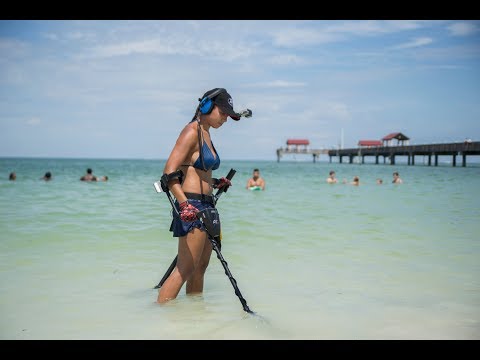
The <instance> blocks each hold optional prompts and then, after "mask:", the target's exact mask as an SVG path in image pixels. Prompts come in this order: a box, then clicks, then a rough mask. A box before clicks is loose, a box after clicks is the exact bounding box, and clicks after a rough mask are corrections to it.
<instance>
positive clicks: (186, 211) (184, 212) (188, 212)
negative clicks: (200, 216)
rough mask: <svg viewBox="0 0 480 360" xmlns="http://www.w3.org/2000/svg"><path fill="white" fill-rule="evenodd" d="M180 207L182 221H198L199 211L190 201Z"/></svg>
mask: <svg viewBox="0 0 480 360" xmlns="http://www.w3.org/2000/svg"><path fill="white" fill-rule="evenodd" d="M179 206H180V219H182V221H185V222H192V221H195V220H196V219H197V213H198V211H199V210H198V209H197V208H196V207H195V206H193V205H192V204H190V203H189V202H188V200H185V201H184V202H182V203H180V204H179Z"/></svg>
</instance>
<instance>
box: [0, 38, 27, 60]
mask: <svg viewBox="0 0 480 360" xmlns="http://www.w3.org/2000/svg"><path fill="white" fill-rule="evenodd" d="M27 50H28V44H27V43H25V42H23V41H20V40H13V39H8V38H0V59H2V58H16V57H20V56H24V55H25V54H26V53H27Z"/></svg>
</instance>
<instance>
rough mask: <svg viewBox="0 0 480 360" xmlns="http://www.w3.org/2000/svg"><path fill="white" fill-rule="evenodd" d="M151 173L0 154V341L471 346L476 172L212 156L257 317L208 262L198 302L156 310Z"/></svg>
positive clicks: (144, 165) (478, 253)
mask: <svg viewBox="0 0 480 360" xmlns="http://www.w3.org/2000/svg"><path fill="white" fill-rule="evenodd" d="M163 165H164V162H163V161H160V160H159V161H154V160H88V159H84V160H81V159H0V176H1V179H0V200H1V204H2V206H1V210H0V259H1V261H0V338H2V339H478V338H480V311H479V309H480V244H479V237H480V236H479V233H480V225H479V219H480V207H479V204H480V201H479V200H480V191H479V189H480V176H479V175H480V167H478V166H471V167H467V168H460V167H457V168H452V167H449V166H440V167H426V166H422V165H416V166H407V165H397V166H391V165H372V164H363V165H359V164H328V163H322V162H321V163H316V164H313V163H311V162H303V161H298V162H294V161H282V162H280V163H277V162H273V161H272V162H269V161H258V162H254V161H223V162H222V165H221V167H220V169H219V170H217V171H216V172H215V175H216V176H217V177H220V176H223V175H226V173H227V172H228V170H229V169H230V168H234V169H236V170H237V173H236V175H235V177H234V179H233V187H232V188H231V189H230V190H229V191H228V192H227V193H226V194H224V195H223V196H222V197H221V199H220V201H219V202H218V208H219V211H220V214H221V219H222V233H223V246H222V253H223V255H224V257H225V259H226V260H227V262H228V266H229V268H230V270H231V272H232V274H233V276H234V277H235V279H236V280H237V283H238V286H239V288H240V290H241V292H242V294H243V296H244V297H245V299H246V300H247V302H248V306H249V307H250V308H251V309H252V310H253V311H255V312H256V313H257V314H259V315H261V317H255V316H250V315H248V314H247V313H245V312H244V311H243V310H242V306H241V304H240V302H239V300H238V298H237V297H236V296H235V293H234V291H233V288H232V286H231V284H230V282H229V280H228V278H227V276H226V275H225V273H224V270H223V268H222V266H221V263H220V261H218V260H217V259H216V258H215V257H214V256H213V257H212V260H211V262H210V266H209V269H208V272H207V275H206V280H205V290H204V294H203V295H201V296H186V295H185V292H184V290H183V289H182V291H181V292H180V295H179V297H178V298H177V299H176V300H174V301H172V302H170V303H168V304H167V305H163V306H160V305H158V304H156V303H155V300H156V296H157V291H156V290H153V289H152V287H153V286H154V285H156V284H157V283H158V281H159V280H160V278H161V277H162V276H163V274H164V272H165V271H166V269H167V268H168V266H169V265H170V263H171V261H172V260H173V258H174V257H175V254H176V246H177V242H176V239H175V238H173V237H172V236H171V233H170V232H169V231H168V228H169V225H170V221H171V215H170V204H169V202H168V200H167V198H166V196H165V195H164V194H157V193H156V192H155V191H154V188H153V185H152V183H153V182H154V181H155V180H157V179H158V178H159V176H160V175H161V173H162V170H163ZM87 167H91V168H93V170H94V173H95V174H96V175H108V176H109V178H110V180H109V181H108V182H105V183H103V182H99V183H84V182H80V181H79V178H80V176H81V175H83V173H84V172H85V169H86V168H87ZM254 167H259V168H260V170H261V172H262V175H263V176H264V177H265V179H266V181H267V189H266V191H264V192H261V191H248V190H246V189H245V185H246V182H247V179H248V177H249V176H250V174H251V171H252V169H253V168H254ZM331 169H334V170H336V172H337V177H338V178H339V179H340V181H341V180H342V179H344V178H345V179H347V180H349V181H350V180H351V179H352V178H353V176H355V175H358V176H359V177H360V182H361V185H360V186H359V187H355V186H350V185H344V184H341V183H339V184H335V185H328V184H326V182H325V179H326V177H327V176H328V172H329V170H331ZM395 170H397V171H399V172H400V175H401V177H402V178H403V180H404V184H402V185H397V186H395V185H393V184H391V183H390V182H391V179H392V172H393V171H395ZM10 171H16V173H17V181H15V182H10V181H8V180H7V178H8V173H9V172H10ZM46 171H51V172H52V174H53V180H52V181H51V182H47V183H46V182H43V181H40V180H39V178H40V177H41V176H43V174H44V173H45V172H46ZM377 177H381V178H383V180H384V184H383V185H376V184H375V179H376V178H377Z"/></svg>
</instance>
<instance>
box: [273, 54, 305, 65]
mask: <svg viewBox="0 0 480 360" xmlns="http://www.w3.org/2000/svg"><path fill="white" fill-rule="evenodd" d="M267 62H268V63H270V64H274V65H292V64H293V65H302V64H306V61H305V59H303V58H301V57H300V56H298V55H295V54H283V55H275V56H272V57H271V58H269V59H268V60H267Z"/></svg>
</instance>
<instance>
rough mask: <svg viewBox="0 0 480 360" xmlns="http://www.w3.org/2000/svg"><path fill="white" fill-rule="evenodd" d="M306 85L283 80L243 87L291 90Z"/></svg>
mask: <svg viewBox="0 0 480 360" xmlns="http://www.w3.org/2000/svg"><path fill="white" fill-rule="evenodd" d="M306 85H307V84H306V83H304V82H299V81H285V80H274V81H267V82H263V83H254V84H248V85H245V86H244V87H255V88H260V87H261V88H288V87H290V88H292V87H303V86H306Z"/></svg>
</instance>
